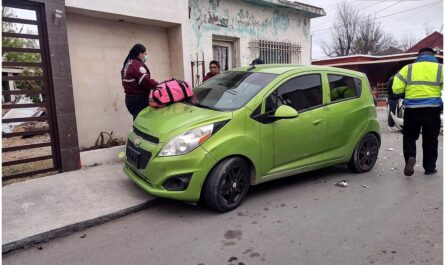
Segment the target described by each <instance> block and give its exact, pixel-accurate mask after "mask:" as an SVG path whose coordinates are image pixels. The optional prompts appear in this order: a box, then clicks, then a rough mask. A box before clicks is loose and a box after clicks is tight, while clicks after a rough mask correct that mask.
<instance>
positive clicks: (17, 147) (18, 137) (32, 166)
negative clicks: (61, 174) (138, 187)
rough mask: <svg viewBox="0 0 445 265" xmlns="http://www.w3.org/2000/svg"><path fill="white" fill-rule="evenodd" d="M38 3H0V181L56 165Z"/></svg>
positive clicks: (43, 30) (44, 39)
mask: <svg viewBox="0 0 445 265" xmlns="http://www.w3.org/2000/svg"><path fill="white" fill-rule="evenodd" d="M44 14H45V10H44V6H43V5H42V4H39V3H32V2H25V1H17V0H15V1H5V0H4V1H3V3H2V19H3V20H2V78H3V79H2V122H3V125H2V147H3V148H2V160H3V161H2V173H3V174H2V176H3V177H2V180H3V181H4V180H7V179H12V178H19V177H25V176H30V175H36V174H43V173H48V172H52V171H58V170H59V169H60V159H59V157H60V151H59V149H58V146H59V145H58V144H57V140H58V137H57V134H56V132H57V131H56V129H55V128H56V121H55V113H54V109H55V108H54V105H55V104H54V100H53V98H54V97H53V95H52V86H51V82H50V76H49V75H50V71H49V58H48V54H49V52H48V45H47V33H46V23H45V16H44Z"/></svg>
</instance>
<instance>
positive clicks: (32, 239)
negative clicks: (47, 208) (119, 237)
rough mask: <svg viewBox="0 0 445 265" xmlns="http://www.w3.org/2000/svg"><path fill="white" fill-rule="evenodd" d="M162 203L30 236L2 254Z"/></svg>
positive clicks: (153, 202) (151, 202)
mask: <svg viewBox="0 0 445 265" xmlns="http://www.w3.org/2000/svg"><path fill="white" fill-rule="evenodd" d="M160 201H161V199H160V198H154V199H152V200H149V201H146V202H144V203H141V204H138V205H135V206H132V207H129V208H126V209H123V210H120V211H117V212H114V213H110V214H107V215H104V216H99V217H96V218H93V219H89V220H85V221H81V222H78V223H75V224H71V225H67V226H64V227H61V228H57V229H53V230H50V231H47V232H44V233H40V234H37V235H34V236H30V237H27V238H24V239H20V240H16V241H13V242H10V243H7V244H3V245H2V254H5V253H7V252H10V251H14V250H17V249H20V248H27V247H30V246H32V245H35V244H38V243H42V242H47V241H48V240H50V239H54V238H56V237H63V236H67V235H69V234H72V233H74V232H79V231H82V230H85V229H87V228H90V227H93V226H97V225H100V224H103V223H105V222H108V221H112V220H115V219H118V218H121V217H124V216H126V215H130V214H132V213H136V212H139V211H142V210H145V209H147V208H150V207H152V206H155V205H157V204H159V203H160Z"/></svg>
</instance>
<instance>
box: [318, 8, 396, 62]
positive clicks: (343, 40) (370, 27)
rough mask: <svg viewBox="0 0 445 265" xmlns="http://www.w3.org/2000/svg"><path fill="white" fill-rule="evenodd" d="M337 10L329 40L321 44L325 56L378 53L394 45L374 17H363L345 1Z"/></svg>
mask: <svg viewBox="0 0 445 265" xmlns="http://www.w3.org/2000/svg"><path fill="white" fill-rule="evenodd" d="M337 12H338V14H337V21H336V22H335V23H334V29H333V31H332V33H331V41H330V42H323V43H322V45H321V48H322V49H323V52H324V53H325V54H326V55H327V56H330V57H335V56H346V55H351V54H375V55H379V54H381V53H382V52H383V51H384V50H386V49H388V48H390V47H391V46H395V45H396V42H395V41H394V38H393V37H392V35H390V34H387V33H386V32H385V31H384V30H383V29H382V27H381V25H380V23H378V22H377V21H376V19H375V17H373V16H368V17H363V16H362V15H361V14H360V12H359V11H358V9H356V8H354V7H353V6H352V5H350V4H346V2H342V3H341V4H339V5H338V7H337Z"/></svg>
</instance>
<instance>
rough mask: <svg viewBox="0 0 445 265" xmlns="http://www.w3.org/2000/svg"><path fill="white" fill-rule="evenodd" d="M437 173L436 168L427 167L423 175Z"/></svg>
mask: <svg viewBox="0 0 445 265" xmlns="http://www.w3.org/2000/svg"><path fill="white" fill-rule="evenodd" d="M436 173H437V169H428V170H425V175H433V174H436Z"/></svg>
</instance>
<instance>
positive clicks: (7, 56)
mask: <svg viewBox="0 0 445 265" xmlns="http://www.w3.org/2000/svg"><path fill="white" fill-rule="evenodd" d="M2 16H3V17H17V15H16V14H15V13H14V10H13V9H11V8H8V7H3V8H2ZM19 25H20V24H17V23H12V22H3V23H2V31H3V32H10V33H23V32H24V26H23V25H22V26H21V27H20V26H19ZM26 33H29V32H26ZM2 46H3V47H11V48H39V43H38V41H37V40H34V39H25V38H12V37H2ZM41 60H42V58H41V55H40V53H27V52H3V54H2V62H41ZM17 68H19V69H22V70H23V73H21V74H20V75H22V76H42V75H43V70H42V68H40V67H17ZM15 85H16V87H17V88H18V89H20V90H39V89H42V87H43V81H32V80H30V81H15ZM30 98H31V100H32V101H33V102H41V99H40V96H39V95H32V96H30Z"/></svg>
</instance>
